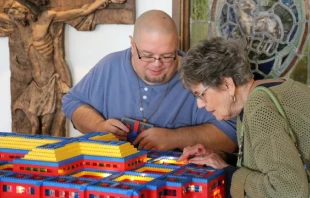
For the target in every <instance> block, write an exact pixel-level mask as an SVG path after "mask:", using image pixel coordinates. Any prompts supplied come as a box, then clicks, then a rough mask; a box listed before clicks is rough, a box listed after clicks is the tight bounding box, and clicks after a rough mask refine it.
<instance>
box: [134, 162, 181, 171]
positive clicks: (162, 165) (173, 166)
mask: <svg viewBox="0 0 310 198" xmlns="http://www.w3.org/2000/svg"><path fill="white" fill-rule="evenodd" d="M143 167H152V168H167V169H174V170H176V169H180V168H181V167H180V166H176V165H173V164H172V165H170V164H152V163H145V164H142V165H141V166H139V167H137V168H135V169H133V171H135V170H137V169H140V168H143ZM171 172H172V171H171Z"/></svg>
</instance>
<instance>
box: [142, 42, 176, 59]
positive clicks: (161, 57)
mask: <svg viewBox="0 0 310 198" xmlns="http://www.w3.org/2000/svg"><path fill="white" fill-rule="evenodd" d="M136 50H137V54H138V58H139V59H140V60H141V61H143V62H147V63H152V62H155V61H156V60H159V61H161V62H162V63H171V62H173V61H174V60H175V59H176V58H177V54H176V52H175V53H174V57H172V56H160V57H159V58H155V57H152V56H140V53H139V50H138V48H137V46H136Z"/></svg>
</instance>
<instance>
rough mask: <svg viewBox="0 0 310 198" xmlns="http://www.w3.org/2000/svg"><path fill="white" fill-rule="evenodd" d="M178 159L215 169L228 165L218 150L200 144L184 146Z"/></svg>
mask: <svg viewBox="0 0 310 198" xmlns="http://www.w3.org/2000/svg"><path fill="white" fill-rule="evenodd" d="M178 161H185V163H193V164H199V165H207V166H211V167H213V168H215V169H222V168H225V167H227V166H228V164H227V163H226V162H225V161H224V160H223V159H222V157H221V156H220V152H218V151H215V150H213V149H210V148H205V147H204V146H203V145H201V144H197V145H195V146H192V147H186V148H184V150H183V154H182V155H181V156H180V158H179V159H178Z"/></svg>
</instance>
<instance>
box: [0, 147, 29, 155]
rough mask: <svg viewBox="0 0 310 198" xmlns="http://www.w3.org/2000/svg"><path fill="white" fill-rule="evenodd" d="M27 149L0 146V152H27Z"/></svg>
mask: <svg viewBox="0 0 310 198" xmlns="http://www.w3.org/2000/svg"><path fill="white" fill-rule="evenodd" d="M28 152H29V150H23V149H7V148H0V153H14V154H27V153H28Z"/></svg>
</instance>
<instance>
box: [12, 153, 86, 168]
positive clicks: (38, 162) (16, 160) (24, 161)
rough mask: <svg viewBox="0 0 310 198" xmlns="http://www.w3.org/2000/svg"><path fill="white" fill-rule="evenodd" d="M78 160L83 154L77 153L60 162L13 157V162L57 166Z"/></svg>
mask: <svg viewBox="0 0 310 198" xmlns="http://www.w3.org/2000/svg"><path fill="white" fill-rule="evenodd" d="M79 160H83V156H81V155H79V156H76V157H73V158H70V159H66V160H63V161H60V162H47V161H37V160H25V159H14V160H13V164H29V165H40V166H50V167H59V166H63V165H66V164H70V163H73V162H76V161H79Z"/></svg>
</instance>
